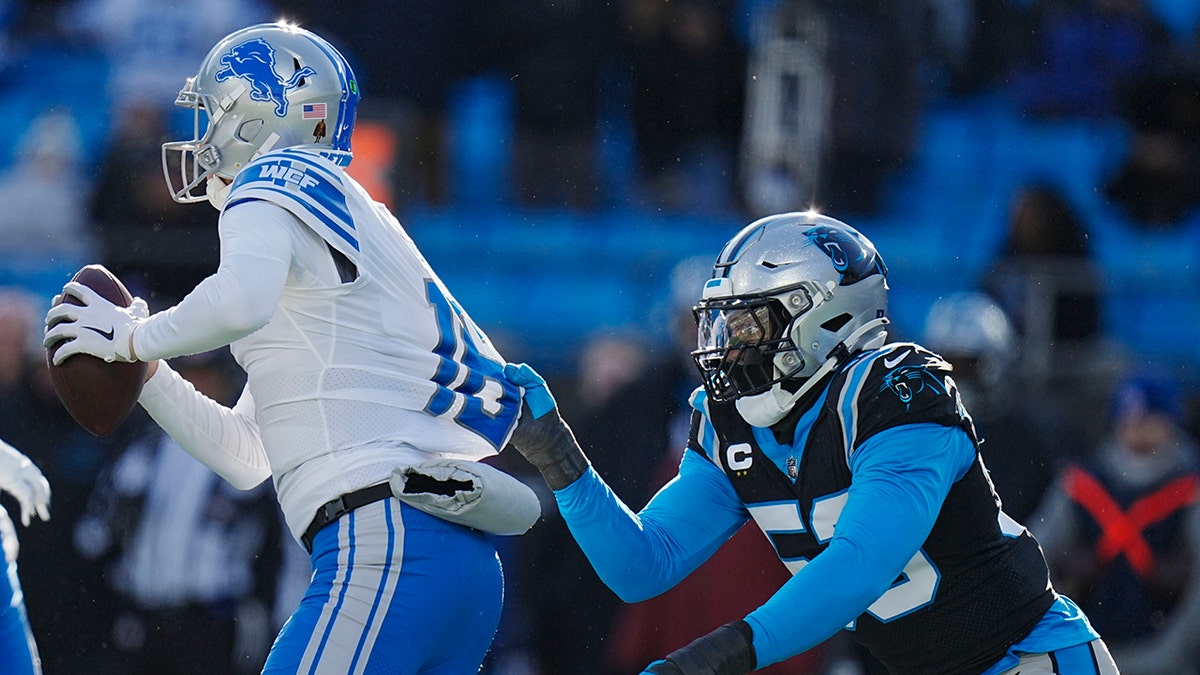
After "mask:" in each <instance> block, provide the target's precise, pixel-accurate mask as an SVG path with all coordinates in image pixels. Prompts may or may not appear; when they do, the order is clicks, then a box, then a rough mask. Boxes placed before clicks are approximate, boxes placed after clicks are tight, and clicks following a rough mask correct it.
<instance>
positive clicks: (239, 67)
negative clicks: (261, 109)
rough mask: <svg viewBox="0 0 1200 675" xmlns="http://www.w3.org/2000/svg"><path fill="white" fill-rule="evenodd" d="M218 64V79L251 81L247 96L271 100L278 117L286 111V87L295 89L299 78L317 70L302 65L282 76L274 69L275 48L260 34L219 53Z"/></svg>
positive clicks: (253, 99)
mask: <svg viewBox="0 0 1200 675" xmlns="http://www.w3.org/2000/svg"><path fill="white" fill-rule="evenodd" d="M221 65H223V66H224V68H221V69H220V70H218V71H217V74H216V78H217V82H224V81H225V80H228V79H229V78H231V77H240V78H242V79H243V80H245V81H246V82H248V83H249V84H250V100H252V101H268V102H271V103H274V104H275V114H276V115H277V116H279V117H284V116H286V115H287V111H288V100H287V93H288V90H291V89H295V88H296V86H297V85H298V84H299V83H300V80H301V79H303V78H305V77H309V76H312V75H316V74H317V71H315V70H313V69H312V68H310V67H308V66H304V67H303V68H300V69H299V70H297V71H296V72H294V73H292V76H291V77H289V78H288V79H287V80H284V79H283V78H282V77H280V76H279V75H278V74H276V73H275V49H274V48H273V47H271V45H270V44H268V43H267V41H266V40H264V39H262V38H255V39H253V40H247V41H246V42H243V43H241V44H240V45H237V46H236V47H234V48H233V49H230V50H229V53H227V54H225V55H224V56H222V57H221Z"/></svg>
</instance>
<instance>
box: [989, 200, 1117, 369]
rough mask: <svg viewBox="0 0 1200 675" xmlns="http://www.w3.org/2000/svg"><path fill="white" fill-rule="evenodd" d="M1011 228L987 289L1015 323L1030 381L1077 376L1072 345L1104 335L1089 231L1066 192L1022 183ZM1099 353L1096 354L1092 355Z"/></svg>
mask: <svg viewBox="0 0 1200 675" xmlns="http://www.w3.org/2000/svg"><path fill="white" fill-rule="evenodd" d="M1006 227H1007V231H1006V232H1005V239H1004V242H1003V244H1002V248H1001V250H1000V253H999V255H998V256H997V258H996V259H995V260H994V261H993V262H992V263H991V265H990V266H989V267H988V269H987V270H986V271H985V273H984V277H983V279H982V281H981V287H982V288H983V289H984V290H985V291H986V292H987V293H988V294H989V295H990V296H992V297H993V298H995V299H996V301H997V303H998V304H999V305H1000V307H1001V308H1002V309H1003V310H1004V311H1005V313H1006V314H1007V315H1008V317H1009V319H1010V320H1011V321H1012V322H1013V327H1014V328H1015V329H1016V333H1017V337H1018V342H1019V344H1018V351H1020V352H1021V353H1022V355H1023V357H1024V358H1023V359H1022V360H1021V361H1020V362H1019V363H1018V364H1017V365H1018V370H1017V372H1018V374H1019V376H1020V377H1021V378H1022V379H1023V381H1024V382H1027V383H1028V382H1033V383H1038V384H1041V383H1044V382H1046V381H1047V380H1048V379H1053V378H1056V377H1059V376H1060V375H1063V374H1064V373H1065V374H1067V375H1071V376H1076V377H1077V376H1078V375H1079V373H1076V372H1074V371H1073V370H1072V369H1073V367H1074V366H1073V365H1072V363H1071V361H1069V357H1070V356H1071V355H1072V353H1073V350H1074V351H1078V350H1077V348H1079V347H1083V348H1084V351H1086V350H1087V349H1088V348H1094V347H1095V345H1096V341H1097V340H1098V339H1099V338H1100V337H1101V336H1102V326H1101V294H1102V289H1101V286H1100V277H1099V272H1098V270H1097V267H1096V265H1095V264H1094V262H1093V260H1092V253H1091V247H1090V246H1089V244H1088V233H1087V230H1086V228H1085V227H1084V223H1083V221H1082V220H1081V219H1080V217H1079V214H1078V213H1077V212H1076V210H1075V208H1074V207H1073V206H1072V205H1071V203H1070V202H1068V201H1067V198H1066V197H1065V196H1064V195H1063V193H1062V191H1061V190H1059V189H1058V188H1057V187H1054V186H1052V185H1050V184H1046V183H1031V184H1027V185H1024V186H1022V187H1020V188H1018V189H1017V190H1016V191H1015V192H1014V193H1013V197H1012V202H1011V204H1010V211H1009V214H1008V222H1007V224H1006ZM1092 356H1093V357H1094V356H1095V353H1094V352H1093V353H1092Z"/></svg>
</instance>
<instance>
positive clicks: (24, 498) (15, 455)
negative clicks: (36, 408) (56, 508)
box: [0, 441, 50, 527]
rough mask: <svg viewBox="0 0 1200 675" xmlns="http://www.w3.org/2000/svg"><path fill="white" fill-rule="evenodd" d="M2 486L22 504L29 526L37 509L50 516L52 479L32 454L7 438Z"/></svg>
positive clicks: (0, 467)
mask: <svg viewBox="0 0 1200 675" xmlns="http://www.w3.org/2000/svg"><path fill="white" fill-rule="evenodd" d="M0 490H4V491H5V492H7V493H9V494H11V495H12V496H14V497H16V498H17V502H19V503H20V504H21V524H22V525H25V526H26V527H28V526H29V521H30V518H31V517H32V515H33V514H34V513H35V512H36V513H37V515H38V517H39V518H41V519H42V520H50V482H49V481H47V480H46V477H45V476H43V475H42V472H41V471H40V470H39V469H38V468H37V467H36V466H34V464H33V462H31V461H29V458H28V457H26V456H25V455H23V454H22V453H21V452H20V451H19V450H17V449H16V448H14V447H13V446H11V445H9V444H8V443H5V442H4V441H0Z"/></svg>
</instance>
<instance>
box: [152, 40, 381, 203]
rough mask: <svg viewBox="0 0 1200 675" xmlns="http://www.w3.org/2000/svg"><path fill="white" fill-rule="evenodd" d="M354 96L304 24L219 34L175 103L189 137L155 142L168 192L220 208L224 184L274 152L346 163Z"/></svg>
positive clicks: (344, 70) (344, 74) (334, 60)
mask: <svg viewBox="0 0 1200 675" xmlns="http://www.w3.org/2000/svg"><path fill="white" fill-rule="evenodd" d="M358 98H359V91H358V82H357V80H355V78H354V73H353V71H352V70H351V69H350V64H349V63H347V62H346V59H345V58H343V57H342V55H341V54H340V53H339V52H338V51H337V50H336V49H334V47H333V46H332V45H330V44H329V43H328V42H326V41H325V40H323V39H322V38H321V37H319V36H317V35H315V34H313V33H311V32H309V31H307V30H304V29H302V28H300V27H298V26H295V25H292V24H288V23H283V22H280V23H266V24H259V25H257V26H251V27H249V28H243V29H242V30H239V31H236V32H234V33H231V34H229V35H227V36H226V37H224V38H223V39H222V40H221V41H220V42H218V43H217V45H216V46H215V47H213V49H212V51H210V52H209V54H208V56H207V57H205V59H204V61H203V63H201V65H200V71H199V72H198V73H197V74H196V76H195V77H190V78H188V79H187V82H186V83H185V84H184V86H183V89H182V90H181V91H180V92H179V96H178V98H176V100H175V105H177V106H181V107H185V108H191V109H192V110H193V111H194V115H195V122H194V128H193V138H192V139H191V140H187V141H173V142H169V143H164V144H163V146H162V162H163V173H164V176H165V177H166V180H167V187H168V189H169V190H170V191H171V196H172V198H174V199H175V201H177V202H184V203H191V202H199V201H203V200H205V199H208V200H209V201H212V202H213V205H214V206H217V208H220V206H221V203H223V202H224V193H225V190H227V183H228V181H230V180H232V179H233V177H234V176H235V175H236V174H237V172H238V171H240V170H241V168H242V167H244V166H245V165H246V164H247V163H248V162H250V161H251V160H252V159H254V158H255V157H257V156H258V155H261V154H263V153H265V152H268V151H270V150H273V149H277V148H287V147H296V146H302V147H311V148H313V149H315V150H318V151H320V152H322V153H323V154H325V155H326V156H327V157H330V158H331V159H333V160H334V161H336V162H338V163H339V164H341V165H343V166H344V165H346V164H349V162H350V157H351V154H350V136H351V134H352V133H353V131H354V117H355V112H356V108H357V105H358ZM220 179H224V180H220ZM201 186H205V189H204V190H203V191H201V189H200V188H201Z"/></svg>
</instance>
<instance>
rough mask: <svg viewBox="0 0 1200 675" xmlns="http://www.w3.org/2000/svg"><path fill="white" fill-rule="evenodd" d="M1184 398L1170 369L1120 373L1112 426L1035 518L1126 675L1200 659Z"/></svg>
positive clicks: (1198, 508)
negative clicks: (1166, 374) (1123, 375)
mask: <svg viewBox="0 0 1200 675" xmlns="http://www.w3.org/2000/svg"><path fill="white" fill-rule="evenodd" d="M1179 396H1180V395H1179V391H1178V383H1177V382H1175V381H1174V380H1173V379H1171V378H1168V377H1164V376H1159V375H1148V376H1134V377H1130V378H1128V379H1126V380H1125V381H1123V382H1122V383H1120V384H1119V385H1118V386H1117V387H1116V389H1115V391H1114V392H1113V396H1112V407H1111V428H1110V432H1111V433H1110V435H1108V436H1107V437H1106V438H1105V439H1104V440H1103V442H1102V443H1101V444H1100V445H1099V447H1097V448H1096V451H1095V453H1094V454H1093V455H1092V456H1090V457H1089V458H1087V459H1085V460H1082V461H1080V462H1079V463H1076V464H1073V465H1071V466H1069V467H1067V468H1066V469H1065V470H1064V471H1063V473H1062V474H1061V476H1060V477H1059V480H1058V482H1057V483H1056V484H1055V486H1054V488H1053V489H1052V490H1051V491H1050V492H1049V493H1048V494H1047V495H1046V499H1045V501H1044V502H1043V504H1042V505H1041V507H1040V508H1039V510H1038V515H1037V517H1035V518H1033V519H1032V520H1031V521H1030V527H1031V529H1032V530H1033V531H1034V534H1035V535H1036V536H1037V538H1038V541H1040V542H1041V544H1042V550H1043V551H1044V552H1045V554H1046V560H1047V561H1048V562H1049V564H1050V567H1051V572H1052V575H1053V576H1052V578H1053V579H1054V584H1055V585H1056V586H1057V587H1059V588H1061V589H1062V591H1063V592H1064V593H1068V594H1070V595H1071V596H1072V597H1073V598H1075V599H1076V600H1077V601H1078V602H1079V605H1080V606H1081V607H1082V608H1083V609H1084V611H1085V612H1086V613H1087V615H1088V618H1089V619H1091V621H1092V623H1093V624H1094V625H1095V627H1096V629H1097V630H1099V631H1102V632H1103V633H1104V635H1105V639H1106V641H1107V642H1108V643H1109V646H1110V647H1111V649H1112V654H1113V657H1114V658H1115V659H1116V662H1117V665H1118V666H1119V667H1120V668H1121V672H1122V673H1123V675H1151V674H1157V673H1172V674H1174V675H1188V674H1192V673H1196V672H1198V671H1197V664H1198V663H1200V459H1198V457H1197V454H1196V443H1195V439H1193V438H1191V437H1190V436H1188V435H1187V434H1186V433H1185V432H1184V430H1183V428H1182V427H1181V425H1180V422H1181V413H1182V409H1181V404H1180V398H1179Z"/></svg>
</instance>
